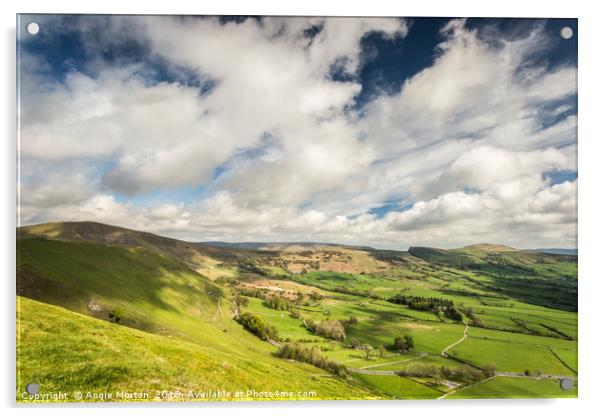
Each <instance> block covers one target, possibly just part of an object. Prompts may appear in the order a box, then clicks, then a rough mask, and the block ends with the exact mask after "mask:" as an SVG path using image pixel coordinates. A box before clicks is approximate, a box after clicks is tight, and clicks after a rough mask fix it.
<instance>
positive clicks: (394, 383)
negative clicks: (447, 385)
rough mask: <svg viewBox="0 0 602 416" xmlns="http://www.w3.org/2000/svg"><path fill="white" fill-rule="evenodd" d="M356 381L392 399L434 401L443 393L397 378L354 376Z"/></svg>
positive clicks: (406, 379) (407, 379)
mask: <svg viewBox="0 0 602 416" xmlns="http://www.w3.org/2000/svg"><path fill="white" fill-rule="evenodd" d="M354 377H356V378H357V379H358V380H361V381H362V382H364V383H366V384H367V385H369V386H371V387H373V388H375V389H377V390H379V391H382V392H384V393H385V394H387V395H388V396H390V397H391V398H393V399H434V398H436V397H439V396H441V395H442V394H443V393H441V392H439V391H437V390H435V389H432V388H430V387H427V386H425V385H423V384H420V383H418V382H416V381H413V380H410V379H409V378H405V377H399V376H366V375H361V374H356V375H355V376H354Z"/></svg>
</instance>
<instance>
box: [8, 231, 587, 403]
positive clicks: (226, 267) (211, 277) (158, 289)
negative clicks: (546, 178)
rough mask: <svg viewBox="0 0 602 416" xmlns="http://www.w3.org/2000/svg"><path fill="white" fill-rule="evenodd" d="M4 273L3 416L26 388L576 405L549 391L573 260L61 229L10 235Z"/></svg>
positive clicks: (570, 307)
mask: <svg viewBox="0 0 602 416" xmlns="http://www.w3.org/2000/svg"><path fill="white" fill-rule="evenodd" d="M17 274H18V275H17V306H18V307H17V322H18V326H17V330H18V331H17V348H18V364H17V400H18V401H30V400H31V399H30V398H29V396H28V395H27V393H25V386H26V384H27V383H37V384H39V385H40V392H41V393H44V392H52V391H58V390H60V391H66V392H70V393H71V394H73V393H74V392H79V391H91V392H96V393H101V392H107V391H109V392H123V391H132V392H146V393H147V394H148V395H149V396H148V397H143V398H137V397H122V396H119V397H117V396H116V395H113V396H112V397H111V398H109V399H108V400H116V401H122V400H123V401H128V400H262V399H285V400H308V399H322V400H325V399H331V400H332V399H434V398H450V399H451V398H467V397H499V398H503V397H574V396H576V390H572V391H563V390H561V389H560V388H559V386H558V381H559V380H560V379H562V378H570V379H572V380H576V378H577V371H578V369H577V340H578V333H577V257H576V256H569V255H560V254H549V253H538V252H531V251H522V250H515V249H513V248H509V247H505V246H498V245H492V244H478V245H472V246H469V247H464V248H458V249H452V250H442V249H436V248H426V247H415V248H414V247H413V248H410V250H409V251H407V252H400V251H391V250H375V249H371V248H369V247H351V246H338V245H330V244H328V245H326V244H314V243H290V244H288V243H274V244H270V243H265V244H264V243H261V244H260V243H258V244H242V245H236V244H227V243H193V242H185V241H179V240H174V239H170V238H166V237H161V236H157V235H153V234H150V233H145V232H138V231H134V230H129V229H125V228H120V227H114V226H110V225H105V224H99V223H91V222H71V223H50V224H41V225H35V226H30V227H23V228H19V229H18V230H17ZM242 317H244V319H242ZM162 392H163V393H162ZM166 392H170V393H169V394H168V393H166ZM174 392H178V393H174ZM195 392H196V394H195ZM206 392H213V393H215V392H227V394H226V396H223V395H221V393H220V394H218V395H217V396H216V395H214V394H213V395H212V394H211V393H207V394H205V393H206ZM236 392H244V394H242V393H241V395H240V396H236V395H235V393H236ZM254 392H257V393H254ZM282 392H288V393H286V394H282ZM293 393H294V394H293ZM274 394H276V395H277V396H274ZM40 400H41V401H44V400H43V399H40ZM74 400H75V401H77V399H76V398H75V399H74V398H73V396H70V397H69V398H67V399H65V401H74ZM83 400H86V398H85V397H84V398H83ZM89 400H91V401H95V400H100V399H98V398H96V397H95V396H94V395H93V396H92V397H91V398H89ZM102 400H106V398H103V399H102Z"/></svg>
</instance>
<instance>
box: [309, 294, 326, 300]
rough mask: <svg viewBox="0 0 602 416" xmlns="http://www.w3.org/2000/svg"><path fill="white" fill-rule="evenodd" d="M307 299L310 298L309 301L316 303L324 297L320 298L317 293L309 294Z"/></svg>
mask: <svg viewBox="0 0 602 416" xmlns="http://www.w3.org/2000/svg"><path fill="white" fill-rule="evenodd" d="M309 298H310V299H311V300H313V301H314V302H317V301H319V300H322V299H324V296H322V295H321V294H319V293H318V292H311V293H310V294H309Z"/></svg>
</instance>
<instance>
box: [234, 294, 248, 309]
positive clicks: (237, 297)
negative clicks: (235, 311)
mask: <svg viewBox="0 0 602 416" xmlns="http://www.w3.org/2000/svg"><path fill="white" fill-rule="evenodd" d="M234 303H235V304H236V305H238V307H239V308H241V307H243V306H249V298H248V297H246V296H242V295H241V294H240V292H239V291H235V292H234Z"/></svg>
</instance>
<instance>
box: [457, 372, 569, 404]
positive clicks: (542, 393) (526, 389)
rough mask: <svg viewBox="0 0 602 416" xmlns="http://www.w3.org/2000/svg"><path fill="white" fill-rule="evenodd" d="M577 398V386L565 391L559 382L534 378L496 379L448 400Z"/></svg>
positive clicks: (459, 393)
mask: <svg viewBox="0 0 602 416" xmlns="http://www.w3.org/2000/svg"><path fill="white" fill-rule="evenodd" d="M500 397H507V398H516V399H518V398H521V399H523V398H555V397H577V386H575V387H574V388H573V389H571V390H568V391H564V390H562V389H561V388H560V386H559V384H558V381H555V380H537V379H532V378H517V377H496V378H494V379H493V380H489V381H487V382H485V383H482V384H479V385H476V386H474V387H468V388H466V389H464V390H461V391H458V392H457V393H453V394H451V395H449V396H447V397H446V398H448V399H496V398H500Z"/></svg>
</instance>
